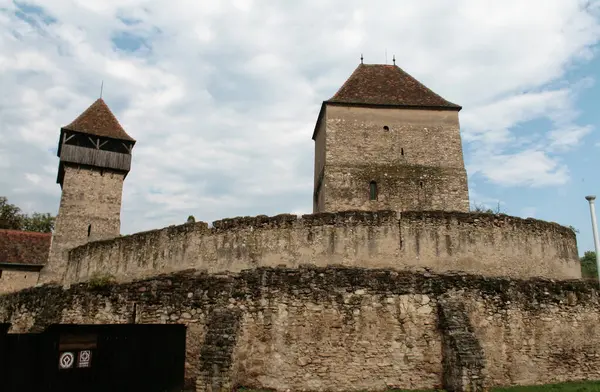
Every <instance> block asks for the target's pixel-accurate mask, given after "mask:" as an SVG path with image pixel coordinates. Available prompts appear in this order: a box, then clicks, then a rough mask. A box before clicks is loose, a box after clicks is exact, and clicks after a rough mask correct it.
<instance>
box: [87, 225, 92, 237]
mask: <svg viewBox="0 0 600 392" xmlns="http://www.w3.org/2000/svg"><path fill="white" fill-rule="evenodd" d="M90 234H92V225H88V237H89V236H90Z"/></svg>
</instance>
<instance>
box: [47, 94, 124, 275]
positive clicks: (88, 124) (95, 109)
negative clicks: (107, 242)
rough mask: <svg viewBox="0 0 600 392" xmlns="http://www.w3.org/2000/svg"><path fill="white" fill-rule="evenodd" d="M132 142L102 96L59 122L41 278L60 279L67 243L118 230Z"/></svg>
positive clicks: (106, 236) (101, 237) (106, 235)
mask: <svg viewBox="0 0 600 392" xmlns="http://www.w3.org/2000/svg"><path fill="white" fill-rule="evenodd" d="M134 144H135V140H134V139H133V138H131V137H130V136H129V135H128V134H127V133H126V132H125V130H124V129H123V128H122V127H121V125H120V124H119V122H118V121H117V119H116V118H115V116H114V115H113V114H112V112H111V111H110V109H109V108H108V106H107V105H106V103H105V102H104V101H103V100H102V99H98V100H97V101H96V102H94V103H93V104H92V105H91V106H90V107H89V108H87V109H86V110H85V111H84V112H83V113H82V114H81V115H80V116H79V117H77V118H76V119H75V120H74V121H73V122H72V123H71V124H69V125H67V126H65V127H62V128H61V130H60V139H59V143H58V152H57V155H58V156H59V158H60V163H59V167H58V177H57V180H56V182H57V183H59V184H60V186H61V189H62V195H61V199H60V207H59V210H58V215H57V217H56V225H55V228H54V233H53V235H52V244H51V246H50V254H49V257H48V263H47V264H46V266H45V267H44V268H43V269H42V271H41V273H40V283H47V282H60V281H62V279H63V275H64V273H65V271H66V266H67V257H68V251H69V250H70V249H72V248H74V247H77V246H79V245H83V244H85V243H86V242H88V241H97V240H104V239H109V238H114V237H118V236H119V235H120V228H121V196H122V191H123V181H124V180H125V177H126V176H127V173H128V172H129V169H130V167H131V150H132V149H133V146H134Z"/></svg>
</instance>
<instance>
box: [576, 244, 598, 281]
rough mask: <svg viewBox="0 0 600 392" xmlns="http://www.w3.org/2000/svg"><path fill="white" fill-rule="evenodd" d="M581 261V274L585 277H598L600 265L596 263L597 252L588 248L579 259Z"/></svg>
mask: <svg viewBox="0 0 600 392" xmlns="http://www.w3.org/2000/svg"><path fill="white" fill-rule="evenodd" d="M579 261H580V262H581V276H582V277H583V278H592V279H598V267H597V265H596V252H594V251H592V250H588V251H587V252H585V253H584V254H583V257H582V258H580V259H579Z"/></svg>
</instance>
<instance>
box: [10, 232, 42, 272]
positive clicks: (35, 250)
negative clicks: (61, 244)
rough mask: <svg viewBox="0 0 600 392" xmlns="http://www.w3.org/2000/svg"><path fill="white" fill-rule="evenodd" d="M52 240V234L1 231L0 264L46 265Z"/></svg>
mask: <svg viewBox="0 0 600 392" xmlns="http://www.w3.org/2000/svg"><path fill="white" fill-rule="evenodd" d="M51 238H52V234H50V233H35V232H31V231H19V230H0V263H8V264H31V265H44V264H46V261H47V259H48V253H49V251H50V239H51Z"/></svg>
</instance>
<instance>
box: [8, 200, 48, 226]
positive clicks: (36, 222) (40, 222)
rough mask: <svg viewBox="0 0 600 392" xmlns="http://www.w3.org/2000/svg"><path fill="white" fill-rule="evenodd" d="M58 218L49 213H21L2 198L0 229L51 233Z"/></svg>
mask: <svg viewBox="0 0 600 392" xmlns="http://www.w3.org/2000/svg"><path fill="white" fill-rule="evenodd" d="M55 220H56V218H55V217H54V216H52V215H51V214H49V213H39V212H34V213H32V214H31V215H27V214H23V213H21V209H20V208H19V207H17V206H16V205H14V204H10V203H9V202H8V198H6V197H5V196H0V229H9V230H25V231H37V232H40V233H50V232H52V230H54V222H55Z"/></svg>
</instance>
